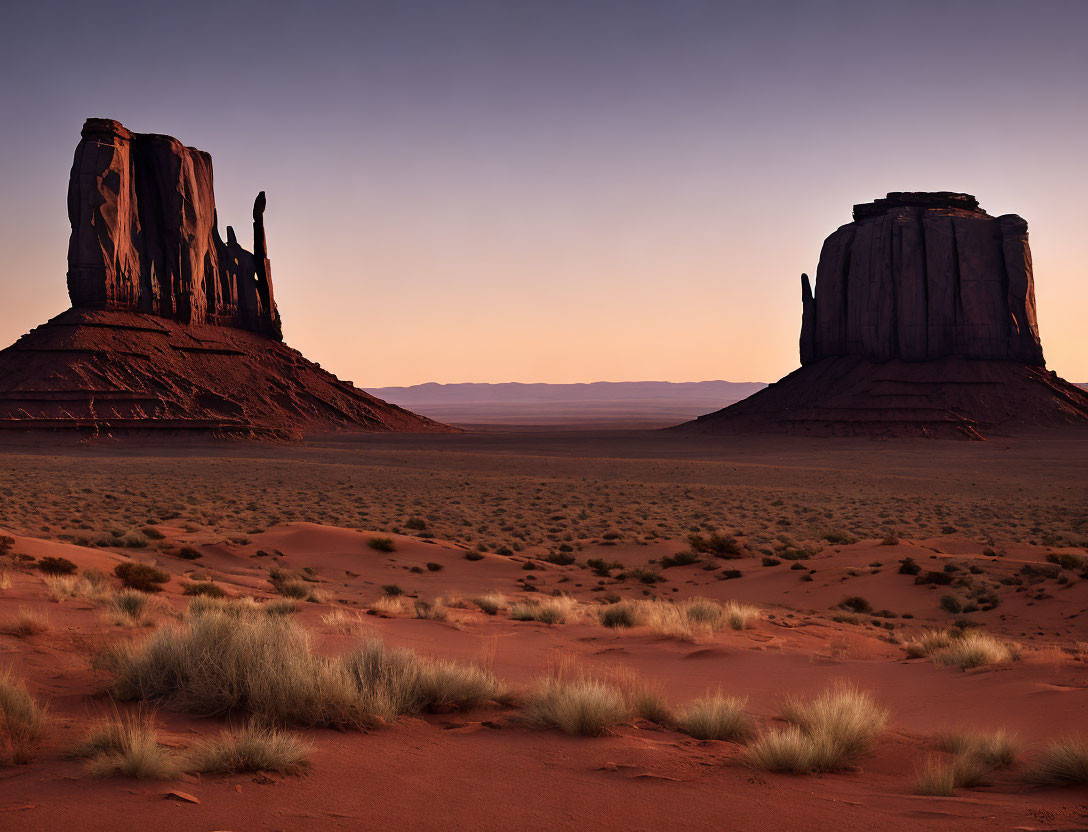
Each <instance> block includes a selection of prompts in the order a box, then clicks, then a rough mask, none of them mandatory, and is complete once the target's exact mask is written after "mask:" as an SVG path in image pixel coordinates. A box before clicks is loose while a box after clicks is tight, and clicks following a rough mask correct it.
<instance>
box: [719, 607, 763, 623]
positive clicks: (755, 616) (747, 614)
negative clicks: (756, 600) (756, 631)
mask: <svg viewBox="0 0 1088 832" xmlns="http://www.w3.org/2000/svg"><path fill="white" fill-rule="evenodd" d="M724 609H725V620H726V621H727V622H728V623H729V626H730V627H732V628H733V629H734V630H747V629H748V628H749V627H751V626H752V623H753V622H755V621H759V619H760V618H762V617H763V613H761V612H760V609H759V607H756V606H753V605H752V604H742V603H740V602H739V601H726V602H725V607H724Z"/></svg>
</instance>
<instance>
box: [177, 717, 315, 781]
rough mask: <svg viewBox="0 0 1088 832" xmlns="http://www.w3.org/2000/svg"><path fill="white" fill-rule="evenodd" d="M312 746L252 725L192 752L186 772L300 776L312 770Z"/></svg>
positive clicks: (293, 737) (290, 735) (287, 735)
mask: <svg viewBox="0 0 1088 832" xmlns="http://www.w3.org/2000/svg"><path fill="white" fill-rule="evenodd" d="M311 750H312V746H311V745H310V743H308V742H305V741H304V740H301V739H299V738H298V737H297V736H295V735H294V734H290V733H288V732H287V731H281V730H279V729H277V728H273V727H268V726H261V725H256V724H254V723H252V722H251V723H250V724H249V725H247V726H246V727H245V728H242V729H241V730H239V731H223V732H222V733H221V734H220V735H219V736H218V737H215V738H211V739H205V740H202V741H201V742H199V743H198V744H197V745H196V746H194V747H193V748H192V749H190V751H189V753H188V754H187V757H186V759H187V762H186V769H187V770H189V771H198V772H201V773H203V774H237V773H239V772H250V771H274V772H277V773H279V774H298V773H300V772H301V771H303V770H305V769H306V768H307V767H309V765H310V763H309V761H308V760H307V759H306V758H307V756H308V755H309V754H310V751H311Z"/></svg>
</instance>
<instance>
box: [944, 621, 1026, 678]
mask: <svg viewBox="0 0 1088 832" xmlns="http://www.w3.org/2000/svg"><path fill="white" fill-rule="evenodd" d="M1019 658H1020V651H1019V649H1018V648H1017V647H1016V645H1014V644H1012V643H1010V642H1007V641H1002V640H1001V639H999V638H997V637H996V636H994V635H991V634H990V633H986V632H983V631H981V630H968V631H967V632H965V633H964V634H963V635H962V636H961V637H960V638H958V639H954V640H953V642H952V644H951V645H949V646H948V647H946V648H945V649H944V650H939V651H937V652H936V653H934V654H933V661H934V663H935V664H940V665H955V666H956V667H959V668H961V669H963V670H969V669H970V668H972V667H983V666H984V665H989V664H1004V663H1005V662H1012V661H1016V660H1017V659H1019Z"/></svg>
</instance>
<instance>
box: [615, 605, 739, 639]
mask: <svg viewBox="0 0 1088 832" xmlns="http://www.w3.org/2000/svg"><path fill="white" fill-rule="evenodd" d="M759 616H760V612H759V609H758V608H757V607H754V606H751V605H749V604H740V603H737V602H736V601H727V602H726V603H725V604H724V605H723V604H719V603H718V602H717V601H713V600H711V599H709V598H691V599H689V600H687V601H682V602H680V603H673V602H671V601H658V600H653V601H618V602H617V603H615V604H609V605H608V606H605V607H601V608H600V609H599V610H598V612H597V618H598V620H599V621H600V622H601V624H602V625H603V626H605V627H610V628H630V627H648V628H649V629H650V630H651V631H653V632H654V633H656V634H657V635H661V636H665V637H666V638H679V639H685V640H691V639H694V638H695V637H696V636H697V635H699V634H701V633H702V634H709V633H712V632H715V631H717V630H720V629H722V628H723V627H725V626H727V625H728V626H729V627H732V628H733V629H734V630H743V629H745V628H747V627H750V626H751V623H752V622H753V621H755V620H757V619H758V618H759Z"/></svg>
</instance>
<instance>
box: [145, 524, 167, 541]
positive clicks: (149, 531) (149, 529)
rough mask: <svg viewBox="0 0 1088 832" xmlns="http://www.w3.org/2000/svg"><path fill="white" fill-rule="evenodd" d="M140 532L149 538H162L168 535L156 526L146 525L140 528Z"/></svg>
mask: <svg viewBox="0 0 1088 832" xmlns="http://www.w3.org/2000/svg"><path fill="white" fill-rule="evenodd" d="M140 534H142V535H143V536H144V537H146V538H147V539H148V540H162V539H163V538H164V537H166V535H164V534H163V533H162V532H160V531H159V530H158V529H156V528H155V527H154V526H144V527H143V528H142V529H140Z"/></svg>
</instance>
